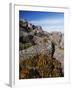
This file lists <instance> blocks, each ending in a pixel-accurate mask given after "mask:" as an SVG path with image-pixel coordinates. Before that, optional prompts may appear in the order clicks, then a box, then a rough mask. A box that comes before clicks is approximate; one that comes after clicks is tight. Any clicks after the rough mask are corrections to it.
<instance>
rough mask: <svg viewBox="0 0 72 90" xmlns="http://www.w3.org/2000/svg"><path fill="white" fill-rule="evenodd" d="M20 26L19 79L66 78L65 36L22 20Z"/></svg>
mask: <svg viewBox="0 0 72 90" xmlns="http://www.w3.org/2000/svg"><path fill="white" fill-rule="evenodd" d="M19 26H20V27H19V30H20V31H19V78H20V79H26V78H27V79H28V78H47V77H62V76H64V39H63V38H64V35H63V34H62V33H61V32H52V33H48V32H46V31H44V30H43V29H42V27H41V26H35V25H32V24H31V23H29V22H28V21H27V20H20V22H19ZM52 43H53V46H54V47H53V46H52Z"/></svg>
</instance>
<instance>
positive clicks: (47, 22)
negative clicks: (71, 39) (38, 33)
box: [30, 18, 64, 32]
mask: <svg viewBox="0 0 72 90" xmlns="http://www.w3.org/2000/svg"><path fill="white" fill-rule="evenodd" d="M30 22H31V23H32V24H34V25H38V26H42V28H43V29H44V30H45V31H49V32H50V31H61V32H63V30H64V21H63V19H61V18H60V19H49V18H46V19H40V20H34V21H30Z"/></svg>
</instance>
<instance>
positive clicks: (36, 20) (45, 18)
mask: <svg viewBox="0 0 72 90" xmlns="http://www.w3.org/2000/svg"><path fill="white" fill-rule="evenodd" d="M19 18H20V19H26V20H27V21H28V22H30V23H32V24H34V25H37V26H42V28H43V30H45V31H48V32H53V31H59V32H62V33H63V32H64V13H63V12H40V11H22V10H20V11H19Z"/></svg>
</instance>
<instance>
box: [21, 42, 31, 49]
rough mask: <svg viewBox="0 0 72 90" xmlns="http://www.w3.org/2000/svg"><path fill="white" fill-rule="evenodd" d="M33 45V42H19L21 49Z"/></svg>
mask: <svg viewBox="0 0 72 90" xmlns="http://www.w3.org/2000/svg"><path fill="white" fill-rule="evenodd" d="M31 46H32V44H31V43H20V44H19V50H23V49H27V48H29V47H31Z"/></svg>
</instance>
